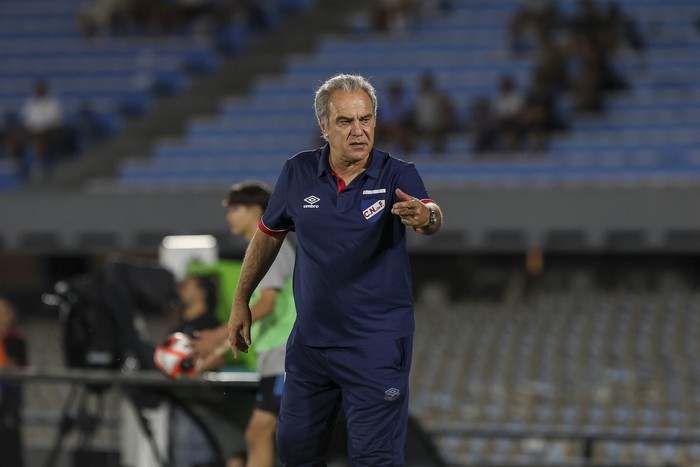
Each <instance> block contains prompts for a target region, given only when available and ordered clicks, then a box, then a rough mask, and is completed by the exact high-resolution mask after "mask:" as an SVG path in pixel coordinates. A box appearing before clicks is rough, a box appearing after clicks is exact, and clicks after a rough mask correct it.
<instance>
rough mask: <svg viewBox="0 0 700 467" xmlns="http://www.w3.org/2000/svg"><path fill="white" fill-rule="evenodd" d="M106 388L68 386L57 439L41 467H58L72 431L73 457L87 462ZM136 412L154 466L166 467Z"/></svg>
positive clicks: (144, 420) (88, 385)
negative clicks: (151, 454) (74, 442)
mask: <svg viewBox="0 0 700 467" xmlns="http://www.w3.org/2000/svg"><path fill="white" fill-rule="evenodd" d="M108 388H109V387H108V386H104V385H91V384H85V383H73V384H72V385H71V389H70V392H69V393H68V397H66V400H65V402H64V404H63V410H62V413H61V419H60V421H59V425H58V430H57V432H56V437H55V439H54V441H53V445H52V447H51V451H50V453H49V456H48V458H47V459H46V463H45V464H44V467H55V466H56V465H57V462H58V460H59V458H60V455H61V451H62V450H63V444H64V442H65V439H66V436H68V435H69V434H70V433H71V432H72V431H73V430H77V432H78V442H77V448H76V450H75V455H76V457H78V458H81V459H87V458H89V456H90V455H91V454H92V453H93V452H94V450H93V441H94V437H95V434H96V433H97V428H98V427H99V426H100V424H101V423H102V420H103V418H104V413H105V398H104V392H105V390H106V389H108ZM135 408H136V413H137V419H138V421H139V424H140V426H141V428H142V429H143V431H144V433H145V434H146V438H147V439H148V442H149V445H150V446H151V449H152V450H153V455H154V457H155V459H156V462H157V464H158V465H159V466H160V467H167V461H165V460H164V459H163V457H162V455H161V454H160V451H159V449H158V446H157V445H156V442H155V439H154V438H153V434H152V432H151V429H150V425H149V423H148V420H146V418H145V416H144V415H143V414H142V412H141V410H139V407H138V405H136V406H135Z"/></svg>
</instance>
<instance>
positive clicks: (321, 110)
mask: <svg viewBox="0 0 700 467" xmlns="http://www.w3.org/2000/svg"><path fill="white" fill-rule="evenodd" d="M333 91H347V92H353V91H364V92H366V93H367V95H368V96H369V98H370V99H371V100H372V109H373V116H374V117H375V118H376V117H377V92H376V91H375V90H374V86H372V85H371V84H370V82H369V81H367V79H365V78H364V77H362V76H360V75H345V74H340V75H336V76H334V77H332V78H330V79H328V80H327V81H326V82H325V83H323V84H322V85H321V87H319V88H318V90H317V91H316V98H315V99H314V109H315V110H316V119H317V120H318V123H319V124H321V123H325V124H326V125H328V124H329V123H330V122H329V119H330V109H329V108H328V102H329V101H330V96H331V93H332V92H333Z"/></svg>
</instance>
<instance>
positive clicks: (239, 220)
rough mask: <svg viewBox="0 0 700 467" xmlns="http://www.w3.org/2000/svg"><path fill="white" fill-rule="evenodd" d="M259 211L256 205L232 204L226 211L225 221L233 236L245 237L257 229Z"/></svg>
mask: <svg viewBox="0 0 700 467" xmlns="http://www.w3.org/2000/svg"><path fill="white" fill-rule="evenodd" d="M260 211H261V209H260V208H259V207H258V206H256V205H245V204H232V205H230V206H229V207H228V209H227V210H226V220H227V221H228V225H229V228H230V229H231V233H232V234H233V235H245V234H246V232H250V231H251V230H253V229H256V228H257V227H258V223H260V214H261V212H260Z"/></svg>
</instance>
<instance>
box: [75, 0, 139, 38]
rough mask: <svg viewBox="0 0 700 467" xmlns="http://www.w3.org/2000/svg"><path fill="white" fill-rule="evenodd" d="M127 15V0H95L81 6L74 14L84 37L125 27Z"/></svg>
mask: <svg viewBox="0 0 700 467" xmlns="http://www.w3.org/2000/svg"><path fill="white" fill-rule="evenodd" d="M128 17H129V1H127V0H95V1H94V2H93V3H92V4H91V5H84V6H83V7H81V8H80V9H79V10H78V12H77V13H76V15H75V19H76V22H77V23H78V29H80V32H81V33H82V34H83V37H86V38H92V37H95V36H97V35H105V34H111V33H113V32H114V31H115V30H116V29H119V28H121V29H125V28H126V25H127V22H128Z"/></svg>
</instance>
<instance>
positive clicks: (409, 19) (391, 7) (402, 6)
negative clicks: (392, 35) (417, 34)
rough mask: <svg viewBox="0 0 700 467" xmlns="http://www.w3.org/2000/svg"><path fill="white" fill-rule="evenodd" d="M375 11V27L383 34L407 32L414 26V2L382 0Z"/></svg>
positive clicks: (409, 0)
mask: <svg viewBox="0 0 700 467" xmlns="http://www.w3.org/2000/svg"><path fill="white" fill-rule="evenodd" d="M377 3H378V4H377V6H376V7H375V10H374V27H375V29H376V30H377V31H382V32H406V31H407V30H408V29H409V28H410V27H411V25H412V23H413V21H414V19H415V14H416V4H415V2H414V0H380V1H379V2H377Z"/></svg>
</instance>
